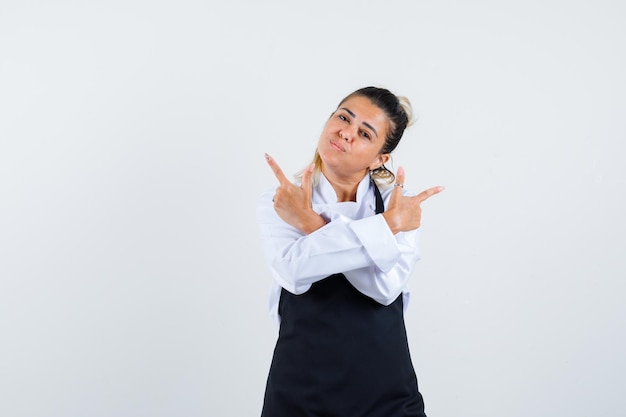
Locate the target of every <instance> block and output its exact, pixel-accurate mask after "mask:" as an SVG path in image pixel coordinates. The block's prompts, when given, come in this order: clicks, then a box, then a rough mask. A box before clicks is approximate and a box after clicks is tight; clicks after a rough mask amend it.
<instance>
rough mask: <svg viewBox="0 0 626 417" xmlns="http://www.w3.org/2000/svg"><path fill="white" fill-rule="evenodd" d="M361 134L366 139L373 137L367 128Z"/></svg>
mask: <svg viewBox="0 0 626 417" xmlns="http://www.w3.org/2000/svg"><path fill="white" fill-rule="evenodd" d="M361 136H363V137H364V138H365V139H368V140H369V139H371V136H370V134H369V133H367V132H366V131H365V130H361Z"/></svg>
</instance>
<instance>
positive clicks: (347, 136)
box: [339, 127, 356, 142]
mask: <svg viewBox="0 0 626 417" xmlns="http://www.w3.org/2000/svg"><path fill="white" fill-rule="evenodd" d="M355 134H356V132H355V131H354V129H353V128H351V127H346V128H344V129H341V131H340V132H339V137H341V139H343V140H345V141H346V142H349V141H351V140H352V138H354V135H355Z"/></svg>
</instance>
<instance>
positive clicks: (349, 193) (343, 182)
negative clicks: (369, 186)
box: [322, 169, 367, 203]
mask: <svg viewBox="0 0 626 417" xmlns="http://www.w3.org/2000/svg"><path fill="white" fill-rule="evenodd" d="M322 173H323V174H324V176H325V177H326V179H327V180H328V182H329V183H330V185H331V186H332V187H333V189H334V190H335V194H337V202H338V203H342V202H345V201H356V191H357V189H358V188H359V184H360V183H361V181H362V180H363V177H364V176H365V175H367V171H366V172H364V173H362V174H359V175H354V176H349V177H345V176H341V175H337V174H335V173H332V172H328V171H327V170H324V169H323V170H322Z"/></svg>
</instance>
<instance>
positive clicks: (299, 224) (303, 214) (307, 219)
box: [265, 154, 326, 234]
mask: <svg viewBox="0 0 626 417" xmlns="http://www.w3.org/2000/svg"><path fill="white" fill-rule="evenodd" d="M265 159H266V160H267V163H268V164H269V166H270V168H272V171H274V175H275V176H276V179H277V180H278V183H279V185H278V188H276V194H275V195H274V199H273V201H274V210H276V213H277V214H278V216H279V217H280V218H281V219H283V220H284V221H285V222H286V223H287V224H289V225H291V226H293V227H295V228H296V229H298V230H300V231H302V232H304V233H306V234H309V233H312V232H314V231H315V230H317V229H319V228H320V227H322V226H324V225H325V224H326V221H325V220H324V219H323V218H322V216H320V215H319V214H317V213H316V212H315V211H313V208H312V207H311V200H312V195H313V188H312V187H311V175H312V174H313V165H311V166H309V167H307V169H306V170H305V171H304V173H303V175H302V186H300V187H298V186H297V185H295V184H293V183H292V182H291V181H289V180H288V179H287V177H286V176H285V174H283V170H282V169H280V167H279V166H278V164H277V163H276V161H275V160H274V158H272V157H271V156H269V155H268V154H265Z"/></svg>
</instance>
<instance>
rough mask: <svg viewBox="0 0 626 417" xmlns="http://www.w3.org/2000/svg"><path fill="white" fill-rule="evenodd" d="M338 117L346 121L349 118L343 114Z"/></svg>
mask: <svg viewBox="0 0 626 417" xmlns="http://www.w3.org/2000/svg"><path fill="white" fill-rule="evenodd" d="M337 117H339V119H341V120H343V121H344V122H347V121H348V118H347V117H346V116H344V115H343V114H340V115H338V116H337Z"/></svg>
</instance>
